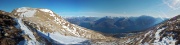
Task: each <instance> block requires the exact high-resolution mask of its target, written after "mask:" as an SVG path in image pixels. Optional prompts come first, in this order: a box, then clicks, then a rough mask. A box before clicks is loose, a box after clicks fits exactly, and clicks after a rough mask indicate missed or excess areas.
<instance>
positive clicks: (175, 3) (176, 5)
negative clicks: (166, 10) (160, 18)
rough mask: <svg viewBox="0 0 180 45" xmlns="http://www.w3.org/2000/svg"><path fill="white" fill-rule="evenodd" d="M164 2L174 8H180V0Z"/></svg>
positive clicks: (166, 0)
mask: <svg viewBox="0 0 180 45" xmlns="http://www.w3.org/2000/svg"><path fill="white" fill-rule="evenodd" d="M163 3H164V4H166V5H167V6H168V7H170V8H171V9H173V10H178V9H179V8H180V0H163Z"/></svg>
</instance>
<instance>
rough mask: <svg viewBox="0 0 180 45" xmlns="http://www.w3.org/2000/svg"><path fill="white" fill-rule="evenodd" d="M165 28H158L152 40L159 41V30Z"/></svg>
mask: <svg viewBox="0 0 180 45" xmlns="http://www.w3.org/2000/svg"><path fill="white" fill-rule="evenodd" d="M164 29H165V28H162V29H159V30H157V32H156V33H155V40H154V42H158V41H159V39H160V34H159V33H160V32H161V31H162V30H164Z"/></svg>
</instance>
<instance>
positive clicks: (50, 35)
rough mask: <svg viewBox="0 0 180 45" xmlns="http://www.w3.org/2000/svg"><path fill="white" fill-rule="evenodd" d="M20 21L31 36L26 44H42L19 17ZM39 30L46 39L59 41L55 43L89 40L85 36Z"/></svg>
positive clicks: (22, 27)
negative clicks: (79, 36)
mask: <svg viewBox="0 0 180 45" xmlns="http://www.w3.org/2000/svg"><path fill="white" fill-rule="evenodd" d="M18 23H19V25H20V28H21V29H22V30H23V32H24V33H25V34H26V35H28V36H29V37H30V38H31V40H29V41H28V40H27V39H26V40H25V43H24V45H40V44H41V43H39V42H38V41H37V40H36V38H35V36H34V35H33V32H32V31H31V30H30V29H28V27H27V26H26V25H24V23H22V21H21V19H18ZM38 31H39V32H38V33H42V34H43V35H45V36H43V37H45V38H46V39H48V38H50V39H53V40H54V41H57V42H55V43H60V44H81V42H84V41H88V39H85V38H77V37H72V36H64V35H61V34H60V33H58V32H53V33H45V32H41V31H40V30H38ZM41 36H42V35H41Z"/></svg>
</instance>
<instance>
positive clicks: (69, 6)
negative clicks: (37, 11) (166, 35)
mask: <svg viewBox="0 0 180 45" xmlns="http://www.w3.org/2000/svg"><path fill="white" fill-rule="evenodd" d="M0 6H1V7H0V10H4V11H8V12H11V11H12V10H13V9H15V8H19V7H33V8H47V9H50V10H52V11H54V12H55V13H57V14H59V15H60V16H140V15H149V16H153V17H166V18H169V17H174V16H176V15H178V14H180V0H1V3H0Z"/></svg>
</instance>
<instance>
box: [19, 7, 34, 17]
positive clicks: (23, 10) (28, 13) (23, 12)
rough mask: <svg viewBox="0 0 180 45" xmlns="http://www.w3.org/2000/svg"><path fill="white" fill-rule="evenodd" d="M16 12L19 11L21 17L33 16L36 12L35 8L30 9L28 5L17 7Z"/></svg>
mask: <svg viewBox="0 0 180 45" xmlns="http://www.w3.org/2000/svg"><path fill="white" fill-rule="evenodd" d="M17 12H19V13H21V14H19V15H21V17H33V16H34V14H35V13H36V10H35V9H34V8H32V9H30V8H28V7H22V8H18V9H17Z"/></svg>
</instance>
